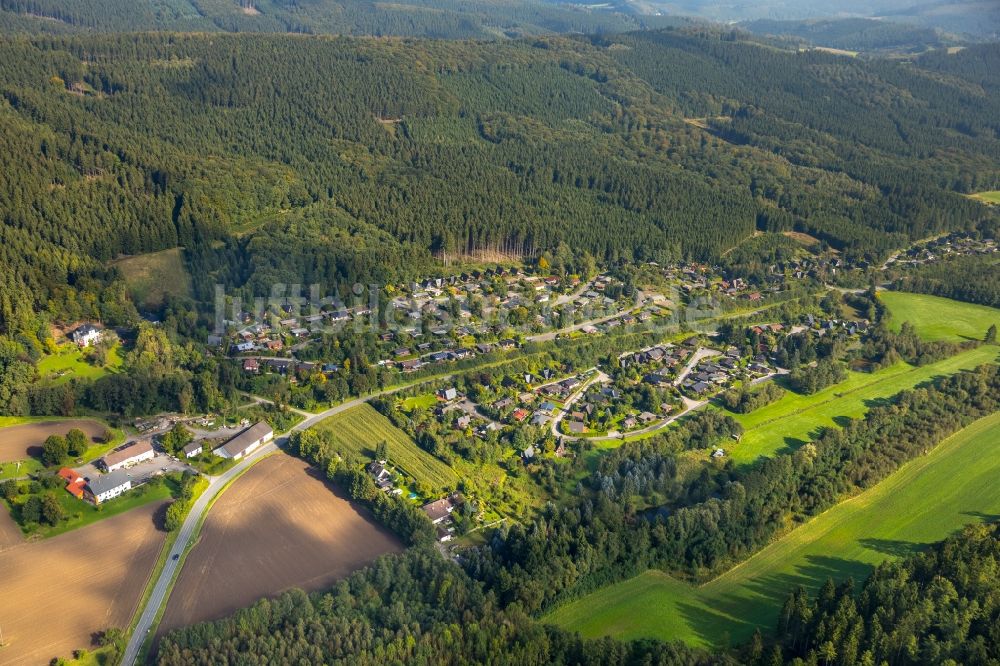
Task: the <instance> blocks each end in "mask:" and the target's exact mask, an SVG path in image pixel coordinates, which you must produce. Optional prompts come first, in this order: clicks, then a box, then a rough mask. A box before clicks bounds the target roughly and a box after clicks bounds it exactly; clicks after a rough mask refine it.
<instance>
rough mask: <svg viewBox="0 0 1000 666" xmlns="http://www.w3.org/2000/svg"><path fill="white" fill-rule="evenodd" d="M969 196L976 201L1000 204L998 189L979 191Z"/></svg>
mask: <svg viewBox="0 0 1000 666" xmlns="http://www.w3.org/2000/svg"><path fill="white" fill-rule="evenodd" d="M969 196H970V197H972V198H973V199H976V200H978V201H984V202H986V203H991V204H1000V191H993V192H979V193H978V194H970V195H969Z"/></svg>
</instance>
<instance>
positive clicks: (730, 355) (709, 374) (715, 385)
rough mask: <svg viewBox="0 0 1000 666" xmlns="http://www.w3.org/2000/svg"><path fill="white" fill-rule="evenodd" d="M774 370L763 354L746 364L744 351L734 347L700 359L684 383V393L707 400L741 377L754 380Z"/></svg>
mask: <svg viewBox="0 0 1000 666" xmlns="http://www.w3.org/2000/svg"><path fill="white" fill-rule="evenodd" d="M771 373H772V368H771V367H769V366H768V365H767V359H766V357H765V356H764V355H763V354H758V355H756V356H754V358H753V359H752V360H750V361H749V362H748V363H746V364H744V360H743V357H742V354H741V353H740V351H739V350H738V349H736V348H735V347H730V348H729V349H728V350H726V352H725V353H724V354H723V355H721V356H713V357H710V358H706V359H704V360H702V361H700V362H699V363H698V364H697V365H696V366H695V367H694V368H692V369H691V372H689V373H688V374H687V376H685V377H684V380H683V381H682V382H681V384H680V388H681V390H682V391H683V392H685V393H687V394H688V395H689V396H691V397H695V398H700V399H703V398H705V397H707V396H709V395H713V394H715V393H717V392H718V391H720V390H721V389H724V388H727V387H729V386H731V385H732V384H733V382H735V381H737V380H744V381H745V380H754V379H759V378H761V377H765V376H767V375H769V374H771Z"/></svg>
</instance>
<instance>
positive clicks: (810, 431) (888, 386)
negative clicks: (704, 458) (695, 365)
mask: <svg viewBox="0 0 1000 666" xmlns="http://www.w3.org/2000/svg"><path fill="white" fill-rule="evenodd" d="M998 360H1000V348H998V347H995V346H983V347H979V348H977V349H971V350H969V351H965V352H962V353H960V354H956V355H955V356H952V357H950V358H946V359H943V360H941V361H938V362H936V363H931V364H928V365H924V366H920V367H913V366H910V365H907V364H905V363H899V364H897V365H894V366H893V367H891V368H884V369H882V370H879V371H877V372H874V373H864V372H851V373H849V374H848V377H847V379H846V380H844V381H843V382H841V383H839V384H836V385H834V386H830V387H828V388H826V389H823V390H822V391H819V392H818V393H815V394H813V395H799V394H798V393H795V392H793V391H787V392H786V393H785V395H784V396H782V397H781V399H779V400H777V401H776V402H773V403H771V404H770V405H766V406H764V407H761V408H760V409H758V410H755V411H753V412H750V413H749V414H731V416H733V418H735V419H736V420H737V421H739V422H740V423H741V424H742V425H743V428H744V433H743V438H742V439H741V440H740V441H739V443H735V442H732V443H731V444H730V445H729V446H727V447H726V449H727V453H728V454H729V455H730V457H731V458H732V459H733V460H734V461H736V462H737V463H749V462H753V461H755V460H757V459H758V458H760V457H761V456H766V455H774V454H775V453H777V452H780V451H782V450H788V449H795V448H798V447H799V446H802V445H803V444H805V443H806V442H808V441H810V440H811V439H813V436H814V435H815V434H816V433H817V432H818V430H819V429H820V428H822V427H825V426H834V425H837V421H838V420H840V419H843V418H844V417H849V418H858V417H860V416H862V415H864V413H865V412H867V411H868V407H869V406H870V405H872V404H873V402H874V401H877V400H879V399H885V398H889V397H891V396H893V395H895V394H897V393H899V392H900V391H903V390H906V389H910V388H913V387H914V386H916V385H917V384H920V383H923V382H926V381H928V380H930V379H932V378H934V377H938V376H943V375H951V374H954V373H956V372H958V371H959V370H967V369H972V368H975V367H976V366H979V365H982V364H983V363H991V362H992V363H995V362H997V361H998ZM727 413H728V412H727Z"/></svg>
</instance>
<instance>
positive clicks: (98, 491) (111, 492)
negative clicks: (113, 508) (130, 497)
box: [87, 472, 132, 504]
mask: <svg viewBox="0 0 1000 666" xmlns="http://www.w3.org/2000/svg"><path fill="white" fill-rule="evenodd" d="M87 488H88V489H89V490H90V494H91V495H92V496H93V498H94V504H100V503H101V502H107V501H108V500H109V499H113V498H115V497H118V496H119V495H121V494H122V493H124V492H127V491H129V490H131V489H132V479H131V478H129V475H128V474H126V473H125V472H112V473H111V474H102V475H101V476H98V477H96V478H94V479H91V480H90V481H88V482H87Z"/></svg>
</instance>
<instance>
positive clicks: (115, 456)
mask: <svg viewBox="0 0 1000 666" xmlns="http://www.w3.org/2000/svg"><path fill="white" fill-rule="evenodd" d="M155 455H156V452H155V451H153V445H152V444H150V443H149V440H148V439H144V440H142V441H141V442H136V443H135V444H131V445H129V446H126V447H125V448H124V449H119V450H118V451H112V452H111V453H109V454H108V455H106V456H104V459H103V461H104V468H105V469H107V470H108V471H109V472H114V471H115V470H118V469H123V468H125V467H131V466H132V465H135V464H136V463H140V462H142V461H143V460H152V459H153V456H155Z"/></svg>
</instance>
